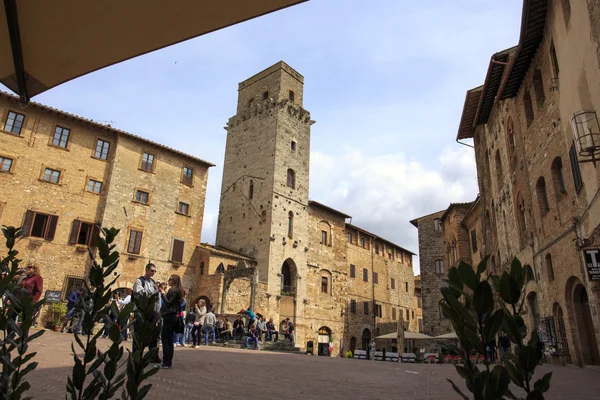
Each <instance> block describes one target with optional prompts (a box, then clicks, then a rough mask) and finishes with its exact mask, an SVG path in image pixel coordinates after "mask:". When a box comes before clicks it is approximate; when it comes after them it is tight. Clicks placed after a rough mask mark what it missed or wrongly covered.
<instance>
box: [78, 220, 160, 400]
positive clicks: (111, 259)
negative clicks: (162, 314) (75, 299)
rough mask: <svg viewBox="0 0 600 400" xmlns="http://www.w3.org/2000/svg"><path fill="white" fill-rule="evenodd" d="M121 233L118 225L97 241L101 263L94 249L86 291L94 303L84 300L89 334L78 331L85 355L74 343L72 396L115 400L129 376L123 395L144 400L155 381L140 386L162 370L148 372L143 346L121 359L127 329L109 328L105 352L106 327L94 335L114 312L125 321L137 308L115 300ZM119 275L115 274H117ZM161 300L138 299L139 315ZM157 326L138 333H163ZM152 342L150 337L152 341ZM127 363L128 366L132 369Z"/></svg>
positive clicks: (140, 341)
mask: <svg viewBox="0 0 600 400" xmlns="http://www.w3.org/2000/svg"><path fill="white" fill-rule="evenodd" d="M118 233H119V230H117V229H115V228H110V229H106V228H103V229H102V231H101V235H100V236H99V237H98V238H97V240H96V245H97V247H98V255H99V257H100V259H101V260H102V262H101V263H98V262H97V261H96V259H95V257H94V255H93V253H92V252H91V251H89V254H90V258H91V261H92V265H91V267H90V270H89V273H88V280H89V284H88V283H87V282H86V284H85V288H84V293H83V298H84V299H89V301H83V302H82V307H83V325H82V327H83V331H84V332H86V334H85V336H83V340H82V338H80V337H79V335H78V334H75V335H74V338H75V342H76V343H77V345H78V346H79V348H80V349H81V351H83V357H81V356H80V355H78V354H77V352H76V351H75V346H74V344H71V349H72V350H73V357H74V361H75V364H74V365H73V370H72V376H70V377H69V378H68V379H67V394H68V397H69V398H70V399H72V400H83V399H101V400H105V399H111V398H113V397H114V396H115V395H116V394H117V392H119V390H120V389H122V388H123V385H124V384H125V380H126V377H127V385H126V387H125V390H123V391H121V396H120V397H121V399H143V398H144V397H145V395H146V394H147V393H148V391H149V390H150V388H151V386H152V385H146V386H145V387H143V388H142V389H139V386H140V384H141V383H142V382H143V380H145V379H147V378H149V377H150V376H152V375H153V374H154V373H156V372H157V370H156V369H154V368H153V369H150V370H149V371H146V372H144V368H145V367H147V366H148V365H149V363H148V362H146V363H144V362H143V361H144V360H145V359H144V357H143V356H142V354H143V347H142V348H141V350H140V349H139V347H138V350H137V351H136V352H135V353H131V352H130V353H129V356H128V357H127V360H126V361H121V359H122V358H123V354H124V347H123V346H122V337H121V330H120V329H119V326H117V325H116V324H115V325H113V326H112V327H111V328H110V330H109V334H108V337H109V339H110V341H111V345H110V346H109V348H108V349H107V350H106V351H104V352H102V351H100V350H99V349H98V344H97V340H98V338H99V336H100V335H101V334H102V330H99V331H98V332H97V333H95V334H94V333H93V328H94V325H95V324H99V323H101V322H102V321H103V320H104V319H105V317H107V316H108V315H111V314H112V315H113V316H117V320H119V321H122V320H127V319H128V317H129V315H130V314H131V312H132V311H133V306H134V302H131V303H129V304H128V305H127V306H125V307H124V308H123V309H122V310H121V311H119V309H118V308H117V305H116V304H115V303H114V302H111V298H112V294H113V291H112V289H111V288H112V286H113V285H114V283H115V282H116V280H117V279H118V278H119V276H117V275H116V274H114V271H115V269H116V268H117V266H118V264H119V253H118V252H117V251H114V248H115V244H114V241H115V238H116V236H117V235H118ZM113 276H115V277H114V278H113ZM111 279H112V280H111ZM157 299H158V298H157V296H154V298H144V297H141V298H137V299H136V301H135V305H136V306H138V310H137V311H136V314H139V313H140V312H147V311H148V308H149V307H152V310H154V303H155V302H156V301H157ZM144 300H145V301H146V302H145V303H144ZM150 325H151V324H150ZM155 325H156V324H155ZM130 326H131V324H129V325H128V326H124V327H121V329H128V328H129V327H130ZM156 329H157V328H156V327H155V326H154V327H153V326H146V325H143V324H142V325H141V326H140V330H139V331H138V334H137V335H138V336H142V337H143V338H144V339H145V338H146V337H151V336H152V335H158V332H157V330H156ZM135 336H136V335H134V337H135ZM154 337H156V336H154ZM134 340H137V342H138V343H141V344H142V345H143V344H144V343H146V342H145V341H144V340H140V339H139V338H138V339H134ZM149 342H150V339H148V343H149ZM146 346H147V345H146ZM156 351H157V350H156ZM154 354H156V353H154ZM125 364H127V366H126V367H125ZM90 378H91V379H90Z"/></svg>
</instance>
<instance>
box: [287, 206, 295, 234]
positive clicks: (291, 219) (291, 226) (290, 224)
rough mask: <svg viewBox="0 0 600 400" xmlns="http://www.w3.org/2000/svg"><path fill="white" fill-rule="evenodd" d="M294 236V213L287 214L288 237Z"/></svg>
mask: <svg viewBox="0 0 600 400" xmlns="http://www.w3.org/2000/svg"><path fill="white" fill-rule="evenodd" d="M293 235H294V213H293V212H291V211H290V212H289V213H288V236H289V237H290V238H291V237H292V236H293Z"/></svg>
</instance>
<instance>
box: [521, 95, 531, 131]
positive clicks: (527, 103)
mask: <svg viewBox="0 0 600 400" xmlns="http://www.w3.org/2000/svg"><path fill="white" fill-rule="evenodd" d="M523 108H524V109H525V119H526V120H527V126H529V125H531V123H532V122H533V104H532V103H531V95H530V94H529V91H526V92H525V95H524V96H523Z"/></svg>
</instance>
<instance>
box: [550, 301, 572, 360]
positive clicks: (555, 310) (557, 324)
mask: <svg viewBox="0 0 600 400" xmlns="http://www.w3.org/2000/svg"><path fill="white" fill-rule="evenodd" d="M552 317H553V320H554V337H555V348H554V353H555V355H556V356H557V357H559V361H560V364H561V365H565V364H567V363H569V364H570V363H571V357H570V354H569V343H568V341H567V331H566V329H565V321H564V314H563V309H562V307H561V305H560V304H559V303H558V302H556V303H554V304H553V305H552Z"/></svg>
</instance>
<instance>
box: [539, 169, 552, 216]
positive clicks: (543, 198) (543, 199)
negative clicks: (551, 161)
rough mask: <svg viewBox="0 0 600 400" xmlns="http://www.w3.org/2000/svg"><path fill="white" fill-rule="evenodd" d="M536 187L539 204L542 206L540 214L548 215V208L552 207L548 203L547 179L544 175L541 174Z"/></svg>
mask: <svg viewBox="0 0 600 400" xmlns="http://www.w3.org/2000/svg"><path fill="white" fill-rule="evenodd" d="M535 189H536V192H537V198H538V206H539V208H540V214H541V215H546V213H547V212H548V210H549V209H550V205H549V203H548V195H547V193H546V180H545V179H544V177H543V176H540V177H539V178H538V180H537V183H536V185H535Z"/></svg>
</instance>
